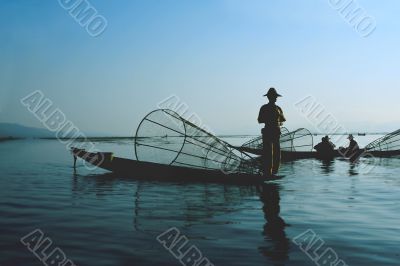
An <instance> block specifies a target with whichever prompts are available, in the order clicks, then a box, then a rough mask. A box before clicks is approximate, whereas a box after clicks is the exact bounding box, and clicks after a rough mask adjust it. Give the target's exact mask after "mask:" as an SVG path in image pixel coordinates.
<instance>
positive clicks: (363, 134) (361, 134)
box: [358, 133, 367, 136]
mask: <svg viewBox="0 0 400 266" xmlns="http://www.w3.org/2000/svg"><path fill="white" fill-rule="evenodd" d="M358 135H359V136H366V135H367V134H366V133H358Z"/></svg>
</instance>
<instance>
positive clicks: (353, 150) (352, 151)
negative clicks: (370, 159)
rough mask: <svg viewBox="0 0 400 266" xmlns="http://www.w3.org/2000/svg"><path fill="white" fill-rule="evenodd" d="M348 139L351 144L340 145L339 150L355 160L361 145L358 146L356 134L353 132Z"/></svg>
mask: <svg viewBox="0 0 400 266" xmlns="http://www.w3.org/2000/svg"><path fill="white" fill-rule="evenodd" d="M347 139H348V140H349V141H350V143H349V146H348V147H347V148H343V147H340V148H339V151H340V152H341V153H342V155H344V156H345V157H348V158H350V159H353V160H355V159H357V157H358V156H357V155H358V153H359V151H360V147H359V146H358V143H357V141H355V140H354V136H353V135H352V134H350V135H349V136H348V137H347Z"/></svg>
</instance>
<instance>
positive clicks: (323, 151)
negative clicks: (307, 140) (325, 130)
mask: <svg viewBox="0 0 400 266" xmlns="http://www.w3.org/2000/svg"><path fill="white" fill-rule="evenodd" d="M314 149H315V150H316V151H317V154H318V157H319V158H321V159H329V158H332V157H333V156H334V153H335V145H334V144H333V143H332V142H330V139H329V136H325V137H323V138H322V140H321V142H320V143H318V144H317V145H315V146H314Z"/></svg>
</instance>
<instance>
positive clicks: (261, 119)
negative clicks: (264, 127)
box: [257, 106, 265, 124]
mask: <svg viewBox="0 0 400 266" xmlns="http://www.w3.org/2000/svg"><path fill="white" fill-rule="evenodd" d="M257 120H258V123H259V124H262V123H265V121H264V120H265V119H264V106H263V107H261V109H260V112H259V113H258V119H257Z"/></svg>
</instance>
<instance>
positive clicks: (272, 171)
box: [258, 88, 286, 177]
mask: <svg viewBox="0 0 400 266" xmlns="http://www.w3.org/2000/svg"><path fill="white" fill-rule="evenodd" d="M264 96H267V98H268V101H269V102H268V104H265V105H263V106H262V107H261V109H260V113H259V115H258V123H260V124H262V123H263V124H265V127H264V128H263V129H262V130H261V133H262V138H263V158H262V159H263V172H264V176H266V177H271V176H274V175H276V174H277V173H278V170H279V166H280V162H281V148H280V136H281V129H280V127H281V126H282V123H283V122H285V121H286V119H285V117H284V115H283V112H282V109H281V108H280V107H279V106H277V105H276V104H275V103H276V100H277V99H278V97H281V95H279V94H278V93H277V92H276V90H275V89H274V88H270V89H269V90H268V93H267V94H265V95H264Z"/></svg>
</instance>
